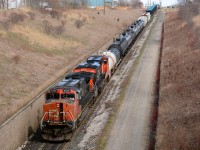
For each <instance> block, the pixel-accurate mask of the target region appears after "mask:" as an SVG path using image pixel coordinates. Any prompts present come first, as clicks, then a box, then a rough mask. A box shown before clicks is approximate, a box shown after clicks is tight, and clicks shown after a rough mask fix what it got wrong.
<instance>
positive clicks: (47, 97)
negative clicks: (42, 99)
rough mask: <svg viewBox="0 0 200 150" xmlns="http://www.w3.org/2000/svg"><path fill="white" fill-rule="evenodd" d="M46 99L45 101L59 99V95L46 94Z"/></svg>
mask: <svg viewBox="0 0 200 150" xmlns="http://www.w3.org/2000/svg"><path fill="white" fill-rule="evenodd" d="M46 99H47V100H51V99H59V94H58V93H47V94H46Z"/></svg>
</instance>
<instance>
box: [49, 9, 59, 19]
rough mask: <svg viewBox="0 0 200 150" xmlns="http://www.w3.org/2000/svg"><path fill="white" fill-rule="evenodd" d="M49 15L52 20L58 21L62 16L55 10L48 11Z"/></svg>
mask: <svg viewBox="0 0 200 150" xmlns="http://www.w3.org/2000/svg"><path fill="white" fill-rule="evenodd" d="M50 15H51V17H52V18H57V19H58V20H59V19H60V17H61V16H62V14H61V12H59V11H57V10H52V11H50Z"/></svg>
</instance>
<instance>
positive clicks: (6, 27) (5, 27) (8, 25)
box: [0, 20, 10, 30]
mask: <svg viewBox="0 0 200 150" xmlns="http://www.w3.org/2000/svg"><path fill="white" fill-rule="evenodd" d="M0 24H1V25H2V27H3V28H4V29H5V30H9V28H10V21H9V20H5V21H1V22H0Z"/></svg>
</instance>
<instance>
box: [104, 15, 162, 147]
mask: <svg viewBox="0 0 200 150" xmlns="http://www.w3.org/2000/svg"><path fill="white" fill-rule="evenodd" d="M163 18H164V15H163V13H161V15H159V16H158V18H157V21H156V23H155V25H154V26H153V28H152V30H153V31H152V33H151V35H150V38H149V39H148V41H147V44H146V46H145V48H144V53H143V55H142V57H141V60H140V63H139V65H138V67H137V69H136V71H135V73H134V75H133V77H132V79H131V81H130V82H131V83H130V86H129V88H128V89H127V92H126V95H125V99H124V100H123V103H122V105H121V108H120V110H119V114H118V116H117V119H116V122H115V123H114V126H113V128H112V131H111V135H110V138H109V140H108V143H107V146H106V150H111V149H112V150H122V149H124V150H143V149H145V148H146V146H147V141H148V132H149V131H148V124H149V116H150V110H151V104H152V101H153V97H152V91H153V89H154V83H155V80H156V79H155V75H156V70H157V63H158V58H159V50H160V42H161V31H162V23H163Z"/></svg>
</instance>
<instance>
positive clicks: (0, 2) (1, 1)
mask: <svg viewBox="0 0 200 150" xmlns="http://www.w3.org/2000/svg"><path fill="white" fill-rule="evenodd" d="M14 2H17V0H0V9H9V8H10V7H11V5H13V3H14Z"/></svg>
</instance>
